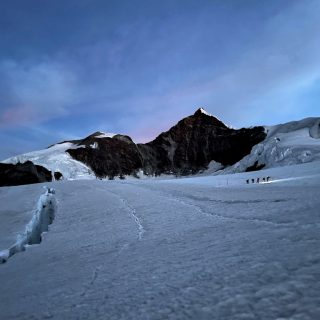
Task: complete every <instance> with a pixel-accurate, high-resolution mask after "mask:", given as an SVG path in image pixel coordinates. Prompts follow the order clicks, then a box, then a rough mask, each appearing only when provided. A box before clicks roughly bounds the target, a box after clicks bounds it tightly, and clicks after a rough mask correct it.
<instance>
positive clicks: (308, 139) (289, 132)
mask: <svg viewBox="0 0 320 320" xmlns="http://www.w3.org/2000/svg"><path fill="white" fill-rule="evenodd" d="M265 130H266V133H267V137H266V139H265V140H264V141H262V142H261V143H259V144H257V145H256V146H254V147H253V148H252V151H251V153H250V154H249V155H247V156H245V157H244V158H243V159H241V160H240V161H239V162H237V163H236V164H234V165H233V166H231V167H229V168H227V169H225V170H223V171H222V173H223V174H225V173H236V172H244V171H246V170H247V169H248V168H249V167H252V166H257V167H258V166H259V167H263V168H275V167H282V166H287V165H293V164H299V163H306V162H314V161H318V160H320V139H319V138H320V118H306V119H303V120H300V121H291V122H288V123H284V124H279V125H275V126H265Z"/></svg>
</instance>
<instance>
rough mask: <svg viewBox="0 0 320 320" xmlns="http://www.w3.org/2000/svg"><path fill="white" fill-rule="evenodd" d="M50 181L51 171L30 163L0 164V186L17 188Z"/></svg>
mask: <svg viewBox="0 0 320 320" xmlns="http://www.w3.org/2000/svg"><path fill="white" fill-rule="evenodd" d="M47 181H52V174H51V171H49V170H47V169H46V168H44V167H42V166H38V165H35V164H33V163H32V162H31V161H27V162H25V163H17V164H7V163H0V186H1V187H4V186H17V185H22V184H32V183H39V182H47Z"/></svg>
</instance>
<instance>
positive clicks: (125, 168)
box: [67, 133, 142, 179]
mask: <svg viewBox="0 0 320 320" xmlns="http://www.w3.org/2000/svg"><path fill="white" fill-rule="evenodd" d="M98 134H99V133H94V134H92V135H90V136H89V137H87V138H85V139H83V140H81V141H80V142H79V143H78V145H79V146H85V147H79V148H77V149H68V150H67V152H68V153H69V154H70V155H71V156H72V157H73V158H74V159H76V160H79V161H81V162H83V163H85V164H86V165H88V166H89V167H90V168H91V169H92V170H93V171H94V173H95V174H96V175H97V177H101V178H103V177H109V178H110V179H112V178H114V177H115V176H120V177H123V175H129V174H133V175H134V174H135V173H136V172H137V171H138V170H139V169H140V168H142V159H141V155H140V152H139V150H138V148H137V145H136V144H135V143H134V142H133V141H132V140H131V138H130V137H128V136H124V135H115V136H114V137H112V138H97V135H98Z"/></svg>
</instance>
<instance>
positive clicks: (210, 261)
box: [0, 163, 320, 320]
mask: <svg viewBox="0 0 320 320" xmlns="http://www.w3.org/2000/svg"><path fill="white" fill-rule="evenodd" d="M256 174H257V172H252V173H244V174H236V175H229V176H228V175H225V176H211V177H196V178H188V179H175V180H170V181H161V180H143V181H141V180H131V181H99V180H92V181H62V182H53V183H47V185H48V186H49V187H53V188H55V189H56V194H55V196H56V198H57V201H58V212H57V214H56V218H55V220H54V222H53V224H52V225H51V226H50V229H49V232H48V233H46V235H45V237H44V240H43V242H42V243H41V244H39V245H35V246H30V247H28V248H27V250H26V251H25V252H21V253H18V254H16V255H14V256H13V257H11V258H10V259H9V260H8V262H7V263H5V264H2V265H0V283H1V291H0V310H1V318H3V319H46V318H48V319H71V320H72V319H110V320H112V319H142V320H143V319H152V320H153V319H155V320H156V319H210V320H211V319H224V320H228V319H230V320H231V319H232V320H237V319H262V320H264V319H266V320H267V319H268V320H269V319H292V320H298V319H300V320H302V319H303V320H309V319H318V318H319V315H320V296H319V292H320V251H319V246H320V232H319V231H320V230H319V228H320V212H319V207H320V197H319V196H320V191H319V190H320V189H319V187H320V178H319V176H320V166H318V165H314V164H313V163H305V164H302V165H294V166H291V167H286V168H285V167H283V168H276V169H268V170H263V171H260V172H259V174H260V175H261V176H264V175H270V176H272V177H273V178H274V179H273V180H272V182H270V183H265V184H256V183H254V184H248V185H247V184H246V179H247V178H251V177H253V176H254V177H256V176H255V175H256ZM311 177H313V178H311ZM233 179H234V180H233ZM40 189H41V186H40V185H33V186H20V187H10V188H8V187H5V188H0V196H1V201H3V200H4V199H5V198H6V194H7V195H8V199H14V194H16V197H17V198H18V199H19V201H18V202H17V203H16V205H17V206H20V205H25V207H26V211H28V210H30V207H32V206H30V203H29V201H30V198H34V201H36V200H37V198H38V197H39V195H40V192H39V191H40ZM23 190H25V192H23ZM38 192H39V194H38ZM41 192H42V191H41ZM34 203H35V202H34ZM14 205H15V204H14V203H12V204H11V207H12V208H11V210H13V211H14V216H15V217H14V219H13V218H12V217H11V216H10V214H7V213H6V211H5V210H2V208H0V221H1V225H8V224H10V225H11V229H10V230H12V229H13V228H12V226H14V225H16V229H18V227H17V226H18V225H19V228H20V227H21V231H23V226H22V225H21V223H20V219H19V215H21V216H23V215H24V214H25V213H24V212H23V210H22V208H21V207H19V209H18V208H14ZM25 220H27V219H25ZM5 230H6V229H5V228H3V232H1V233H0V237H1V238H2V237H6V238H7V239H8V238H9V237H8V235H7V234H6V231H5ZM10 232H11V231H10ZM0 243H1V242H0ZM0 249H2V248H0Z"/></svg>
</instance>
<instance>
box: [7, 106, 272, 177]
mask: <svg viewBox="0 0 320 320" xmlns="http://www.w3.org/2000/svg"><path fill="white" fill-rule="evenodd" d="M265 137H266V134H265V129H264V128H263V127H254V128H247V129H246V128H243V129H240V130H235V129H231V128H229V127H227V126H226V125H225V124H224V123H223V122H222V121H220V120H219V119H217V118H216V117H214V116H212V115H210V114H209V113H208V112H207V111H205V110H204V109H203V108H199V109H197V110H196V111H195V113H194V114H193V115H190V116H188V117H185V118H183V119H181V120H180V121H179V122H178V123H177V124H176V125H174V126H173V127H172V128H170V129H169V130H168V131H166V132H163V133H161V134H160V135H159V136H157V137H156V138H155V139H154V140H152V141H150V142H148V143H144V144H142V143H139V144H135V143H134V142H133V141H132V139H131V138H130V137H129V136H126V135H120V134H110V133H104V132H100V131H97V132H95V133H93V134H91V135H89V136H88V137H86V138H84V139H80V140H73V141H64V142H62V143H59V144H57V145H54V146H52V147H50V148H48V149H47V150H46V151H43V152H41V151H38V152H36V153H29V154H26V155H22V156H17V157H14V158H11V159H8V160H6V162H8V163H10V162H11V163H12V162H13V163H15V162H17V161H20V162H22V161H26V160H31V161H35V163H36V164H40V165H43V166H44V167H46V168H48V169H49V170H51V171H54V172H61V173H62V174H63V176H64V177H65V178H66V179H69V178H70V179H74V178H80V177H85V176H94V175H95V176H97V177H101V178H103V177H109V178H111V179H112V178H113V177H116V176H120V177H123V176H124V175H137V174H138V172H141V171H142V172H143V173H144V174H146V175H160V174H163V173H165V174H175V175H186V174H193V173H196V172H198V171H200V170H203V169H206V168H207V167H208V165H209V163H210V162H211V161H216V162H219V163H220V164H221V167H226V166H230V165H233V164H235V163H236V162H238V161H239V160H241V159H242V158H243V157H244V156H246V155H248V154H249V153H250V152H251V149H252V147H253V146H255V145H256V144H257V143H259V142H261V141H263V140H264V139H265ZM33 155H34V156H33Z"/></svg>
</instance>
